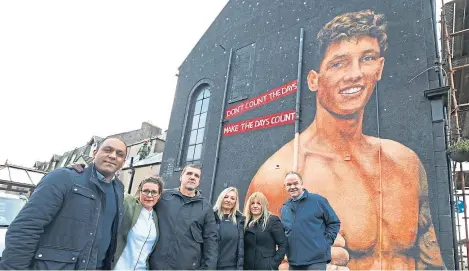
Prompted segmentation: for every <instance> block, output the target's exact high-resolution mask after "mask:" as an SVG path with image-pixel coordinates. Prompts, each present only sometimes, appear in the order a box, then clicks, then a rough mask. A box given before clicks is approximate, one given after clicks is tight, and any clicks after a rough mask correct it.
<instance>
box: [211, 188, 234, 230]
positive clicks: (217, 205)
mask: <svg viewBox="0 0 469 271" xmlns="http://www.w3.org/2000/svg"><path fill="white" fill-rule="evenodd" d="M231 191H234V192H235V193H236V203H235V206H234V207H233V209H231V211H230V214H229V216H228V217H229V218H230V220H231V221H232V222H233V224H236V212H237V211H239V196H238V189H236V187H228V188H225V189H224V190H223V191H221V193H220V195H219V196H218V199H217V202H216V203H215V206H214V207H213V210H214V211H215V212H217V214H218V216H219V217H223V210H222V209H221V205H222V203H223V199H224V198H225V196H226V195H227V194H228V193H230V192H231Z"/></svg>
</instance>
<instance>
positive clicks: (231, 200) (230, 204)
mask: <svg viewBox="0 0 469 271" xmlns="http://www.w3.org/2000/svg"><path fill="white" fill-rule="evenodd" d="M237 199H238V195H237V194H236V192H235V191H230V192H228V193H227V194H226V195H225V197H224V198H223V201H222V204H221V208H222V209H223V210H232V209H233V208H234V207H235V204H236V201H237Z"/></svg>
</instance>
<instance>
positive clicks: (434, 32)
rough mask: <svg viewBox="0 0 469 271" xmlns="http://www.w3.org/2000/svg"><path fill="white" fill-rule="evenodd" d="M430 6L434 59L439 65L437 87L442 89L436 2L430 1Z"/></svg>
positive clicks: (442, 80)
mask: <svg viewBox="0 0 469 271" xmlns="http://www.w3.org/2000/svg"><path fill="white" fill-rule="evenodd" d="M430 4H431V6H432V23H433V39H434V40H435V53H436V58H437V59H438V63H440V65H439V68H438V83H439V86H440V87H442V86H443V84H444V83H443V82H444V79H443V72H442V71H441V69H443V67H442V66H441V56H440V46H438V45H439V41H438V35H437V31H438V22H437V20H436V2H435V0H430ZM441 8H442V9H443V6H441ZM437 65H438V64H437Z"/></svg>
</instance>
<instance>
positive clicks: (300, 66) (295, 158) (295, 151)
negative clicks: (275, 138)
mask: <svg viewBox="0 0 469 271" xmlns="http://www.w3.org/2000/svg"><path fill="white" fill-rule="evenodd" d="M303 38H304V28H303V27H302V28H300V46H299V49H298V73H297V89H296V106H295V111H296V112H295V140H294V148H293V170H294V171H298V150H299V134H300V110H301V108H300V106H301V83H302V80H301V75H302V73H303Z"/></svg>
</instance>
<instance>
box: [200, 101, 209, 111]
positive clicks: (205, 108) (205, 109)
mask: <svg viewBox="0 0 469 271" xmlns="http://www.w3.org/2000/svg"><path fill="white" fill-rule="evenodd" d="M209 101H210V98H206V99H203V100H202V102H203V103H202V110H201V111H200V112H201V113H204V112H207V111H208V102H209Z"/></svg>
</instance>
